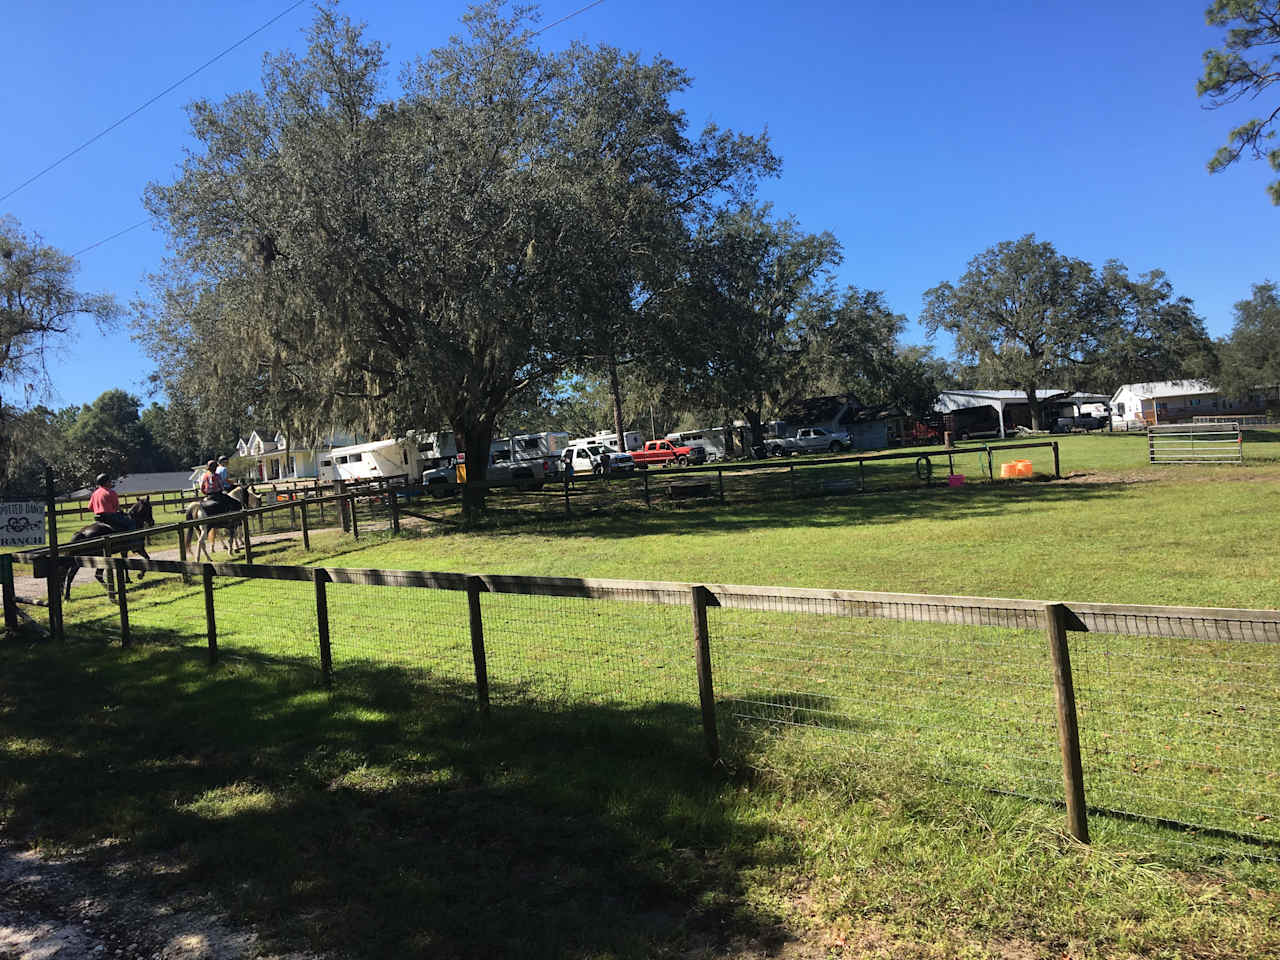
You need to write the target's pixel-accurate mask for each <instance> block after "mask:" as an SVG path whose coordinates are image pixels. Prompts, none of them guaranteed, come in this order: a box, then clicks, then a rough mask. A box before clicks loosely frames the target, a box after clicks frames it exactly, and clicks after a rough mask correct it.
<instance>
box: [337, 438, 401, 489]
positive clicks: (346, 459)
mask: <svg viewBox="0 0 1280 960" xmlns="http://www.w3.org/2000/svg"><path fill="white" fill-rule="evenodd" d="M410 447H412V449H410ZM327 460H332V461H333V464H332V470H333V473H334V476H335V477H336V478H337V479H339V480H344V481H351V480H374V479H379V478H383V477H405V476H409V477H417V476H419V475H420V474H421V473H422V471H421V470H420V469H419V468H418V450H417V445H416V444H411V443H410V442H409V441H407V440H374V441H373V442H371V443H357V444H355V445H353V446H350V447H334V448H333V449H332V450H330V451H329V452H328V453H326V454H325V455H324V456H323V457H322V458H321V464H320V468H321V471H322V473H321V477H322V480H321V482H324V481H323V475H324V474H323V471H324V470H325V469H326V466H325V461H327Z"/></svg>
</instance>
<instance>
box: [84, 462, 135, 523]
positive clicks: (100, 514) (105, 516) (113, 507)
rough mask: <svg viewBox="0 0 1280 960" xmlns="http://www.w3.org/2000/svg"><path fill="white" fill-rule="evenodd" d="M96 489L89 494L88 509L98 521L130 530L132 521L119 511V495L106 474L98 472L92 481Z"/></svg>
mask: <svg viewBox="0 0 1280 960" xmlns="http://www.w3.org/2000/svg"><path fill="white" fill-rule="evenodd" d="M94 482H95V483H97V484H98V487H97V489H96V490H94V491H93V493H91V494H90V495H89V509H90V510H92V511H93V515H94V517H96V518H97V520H98V522H99V523H105V524H106V525H107V526H109V527H114V528H115V529H117V530H132V529H133V521H132V520H131V519H129V517H128V515H127V514H123V513H121V512H120V496H119V494H117V493H116V492H115V491H114V490H113V489H111V488H112V486H113V485H114V482H113V481H112V479H111V477H110V476H109V475H108V474H105V473H100V474H98V476H97V479H96V480H95V481H94Z"/></svg>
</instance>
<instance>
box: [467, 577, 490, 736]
mask: <svg viewBox="0 0 1280 960" xmlns="http://www.w3.org/2000/svg"><path fill="white" fill-rule="evenodd" d="M482 586H484V581H483V580H481V579H480V578H479V577H467V609H468V611H469V612H470V614H471V659H472V661H473V662H474V663H475V667H476V701H477V702H478V703H479V704H480V712H481V713H483V714H485V715H488V713H489V661H488V659H487V658H486V657H485V653H484V620H483V618H482V617H481V615H480V588H481V587H482Z"/></svg>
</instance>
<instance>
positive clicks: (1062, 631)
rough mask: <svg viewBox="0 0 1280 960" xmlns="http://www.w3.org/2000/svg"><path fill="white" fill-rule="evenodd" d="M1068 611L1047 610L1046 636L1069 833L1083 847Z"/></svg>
mask: <svg viewBox="0 0 1280 960" xmlns="http://www.w3.org/2000/svg"><path fill="white" fill-rule="evenodd" d="M1066 613H1067V608H1066V607H1065V606H1063V605H1062V604H1060V603H1047V604H1045V607H1044V618H1045V633H1046V634H1047V636H1048V638H1049V654H1050V656H1051V657H1052V659H1053V692H1054V699H1055V700H1056V701H1057V707H1058V745H1059V747H1060V748H1061V751H1062V787H1063V790H1064V792H1065V794H1066V800H1067V830H1068V832H1070V834H1071V835H1072V836H1073V837H1075V838H1076V839H1077V840H1079V841H1080V842H1081V843H1088V842H1089V822H1088V818H1087V815H1086V812H1085V800H1084V770H1083V767H1082V765H1081V762H1080V728H1079V725H1078V723H1077V719H1076V691H1075V686H1074V685H1073V684H1072V682H1071V654H1070V651H1069V650H1068V649H1067V625H1066Z"/></svg>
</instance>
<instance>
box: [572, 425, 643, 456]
mask: <svg viewBox="0 0 1280 960" xmlns="http://www.w3.org/2000/svg"><path fill="white" fill-rule="evenodd" d="M622 437H623V439H624V440H625V441H626V443H625V445H623V446H619V445H618V435H617V434H616V433H614V432H613V431H609V432H608V433H596V434H592V435H591V436H589V437H578V439H576V440H574V441H572V442H573V443H603V444H606V445H607V446H610V447H613V449H615V450H617V451H618V452H619V453H630V452H631V451H633V450H643V449H644V434H642V433H641V432H640V431H639V430H627V431H625V432H624V433H623V434H622Z"/></svg>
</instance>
